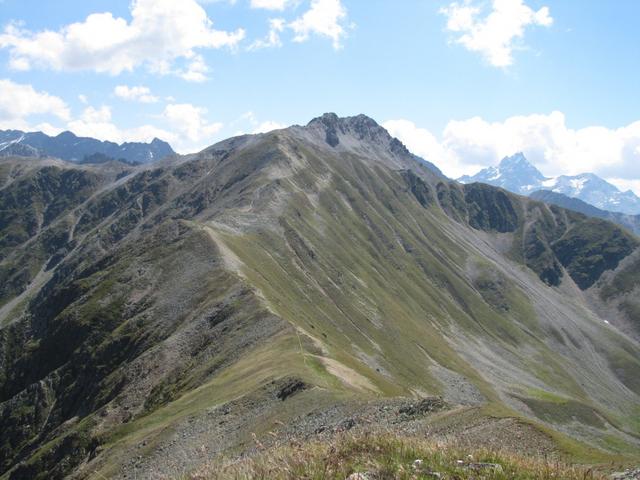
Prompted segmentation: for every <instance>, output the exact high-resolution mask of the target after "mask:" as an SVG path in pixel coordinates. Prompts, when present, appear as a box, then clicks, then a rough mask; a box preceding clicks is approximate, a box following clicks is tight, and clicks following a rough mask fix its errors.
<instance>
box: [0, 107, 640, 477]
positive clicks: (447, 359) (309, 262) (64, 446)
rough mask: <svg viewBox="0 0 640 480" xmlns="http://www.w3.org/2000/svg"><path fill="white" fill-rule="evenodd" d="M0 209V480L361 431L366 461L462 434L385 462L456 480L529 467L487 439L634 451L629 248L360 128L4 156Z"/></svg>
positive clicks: (177, 469) (639, 401)
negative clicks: (68, 156) (123, 156)
mask: <svg viewBox="0 0 640 480" xmlns="http://www.w3.org/2000/svg"><path fill="white" fill-rule="evenodd" d="M0 210H1V211H2V212H3V213H2V216H1V217H0V432H2V434H1V436H0V478H2V479H5V478H6V479H11V480H16V479H39V478H41V479H45V478H46V479H56V478H65V477H66V478H75V479H84V478H95V479H99V478H100V479H101V478H137V479H145V478H147V479H152V478H180V477H181V476H184V475H186V474H189V472H197V471H198V469H200V468H203V466H206V465H213V467H210V471H220V469H219V468H217V467H216V466H215V465H219V464H216V463H215V462H217V461H218V459H221V458H227V459H229V458H242V459H245V460H246V459H248V458H259V457H260V455H264V452H265V451H269V450H268V449H269V448H272V447H273V448H277V447H278V446H280V445H283V444H284V443H285V442H288V441H292V442H303V443H304V445H307V446H309V445H315V444H316V443H314V442H322V441H323V439H328V438H333V436H336V435H338V436H340V435H345V434H346V433H348V432H352V433H353V435H364V437H354V438H363V440H362V441H358V442H356V443H355V444H354V443H353V442H351V443H349V442H350V441H349V440H344V441H341V443H339V445H338V447H337V449H332V450H330V451H332V452H334V453H335V452H347V451H348V452H351V453H352V454H354V455H356V456H358V458H359V459H361V463H360V464H358V465H359V467H363V466H366V465H369V464H370V463H371V462H372V461H373V460H372V459H373V458H374V457H375V458H379V457H380V455H382V454H384V453H385V452H391V451H392V449H391V446H393V445H396V446H397V445H399V444H397V443H394V442H395V440H388V441H387V440H385V441H384V442H383V441H382V440H380V441H379V443H375V442H378V440H375V441H374V440H372V438H371V436H367V435H369V434H370V433H371V432H385V433H384V435H401V436H403V437H411V436H414V437H415V436H418V437H423V438H429V439H431V440H432V441H433V442H436V443H437V442H439V443H437V444H438V445H443V444H444V442H445V441H446V442H453V443H455V444H456V445H457V446H458V448H460V449H461V450H462V451H463V452H468V453H469V456H471V458H467V457H466V456H464V457H455V456H453V457H452V458H451V459H448V457H446V458H445V457H444V456H442V455H441V456H440V457H438V458H439V460H438V461H439V462H441V464H438V467H437V469H436V467H432V466H428V465H427V464H426V463H425V464H424V465H423V464H422V463H415V461H416V460H421V462H422V460H423V459H428V458H431V457H429V455H430V453H429V452H433V450H430V448H431V447H429V448H427V447H424V446H422V444H421V445H420V446H416V447H415V449H414V450H408V449H407V448H408V447H407V448H404V447H403V448H402V449H401V451H402V452H414V451H415V452H418V453H419V455H420V457H416V456H414V457H411V458H406V459H404V457H402V458H401V457H398V456H397V455H395V454H394V455H395V456H393V458H394V459H395V460H394V461H399V462H400V463H402V462H404V464H406V465H404V464H403V465H401V466H402V468H406V469H409V470H408V471H410V469H412V468H414V469H420V471H421V472H422V471H423V470H424V472H426V473H424V475H427V473H428V474H429V475H431V474H435V473H438V474H440V475H459V476H458V477H447V478H471V477H468V476H463V475H495V477H486V478H534V477H525V476H518V475H520V473H518V470H517V468H516V467H515V466H514V465H515V463H509V462H510V460H507V459H506V458H507V457H501V456H497V454H496V455H494V456H490V455H488V454H486V455H485V457H487V458H484V457H482V458H478V455H479V454H477V453H471V452H472V451H474V452H475V450H477V449H478V448H486V449H490V450H492V451H498V450H503V449H506V450H509V451H514V452H517V453H520V454H522V455H525V456H527V455H531V454H532V452H534V453H535V454H536V455H542V454H544V455H546V456H548V458H552V459H554V461H556V460H557V461H569V462H582V463H588V464H600V463H601V464H612V463H615V462H617V463H625V462H627V463H628V462H633V461H634V459H637V458H638V455H639V454H640V422H639V421H638V419H639V418H640V375H638V372H640V343H639V340H640V303H639V300H638V298H640V297H639V296H638V291H639V289H640V273H638V272H640V268H638V264H639V263H640V239H638V238H637V237H636V236H634V235H633V234H632V233H630V232H629V231H627V230H625V229H623V228H621V227H619V226H616V225H615V224H613V223H610V222H608V221H607V220H604V219H598V218H591V217H587V216H585V215H583V214H580V213H577V212H574V211H571V210H565V209H563V208H561V207H559V206H556V205H551V204H546V203H543V202H540V201H537V200H534V199H531V198H528V197H524V196H519V195H517V194H514V193H510V192H508V191H505V190H503V189H501V188H497V187H494V186H490V185H486V184H481V183H470V184H461V183H458V182H455V181H451V180H449V179H447V178H445V177H444V176H443V175H442V174H441V173H440V171H439V170H437V169H436V168H435V167H434V166H433V165H431V164H429V163H428V162H426V161H424V160H422V159H421V158H419V157H417V156H415V155H413V154H412V153H410V152H409V151H408V150H407V149H406V148H405V147H404V145H402V143H401V142H399V141H398V140H397V139H395V138H392V137H391V136H390V135H389V134H388V133H387V131H386V130H384V129H383V128H382V127H381V126H380V125H378V124H377V123H376V122H375V121H374V120H372V119H370V118H368V117H366V116H364V115H360V116H357V117H349V118H339V117H337V116H336V115H334V114H326V115H323V116H321V117H319V118H316V119H314V120H312V121H311V122H310V123H309V124H308V125H306V126H292V127H289V128H285V129H281V130H276V131H273V132H270V133H265V134H258V135H244V136H240V137H235V138H230V139H228V140H225V141H222V142H220V143H217V144H215V145H213V146H211V147H209V148H207V149H205V150H203V151H201V152H200V153H197V154H193V155H186V156H177V155H173V156H169V157H167V158H165V159H164V160H161V161H158V162H155V163H152V164H148V165H130V164H126V163H122V162H109V161H105V162H96V163H82V164H76V163H70V162H66V161H64V160H59V159H53V158H39V157H38V158H24V157H14V156H8V157H5V158H3V159H1V160H0ZM381 435H382V434H381ZM379 438H381V439H382V438H388V437H384V436H380V437H379ZM344 442H346V443H344ZM372 442H374V443H373V444H372ZM389 442H391V443H389ZM297 445H299V447H295V448H298V449H299V450H296V449H295V448H294V450H292V452H294V453H295V452H298V451H302V450H301V449H303V448H304V447H301V446H300V443H298V444H297ZM364 446H370V447H371V449H370V450H366V451H365V449H364ZM367 448H369V447H367ZM394 448H395V447H394ZM412 448H413V447H412ZM318 451H319V452H325V451H329V450H328V449H327V450H323V449H322V447H319V450H318ZM393 451H395V450H393ZM418 453H416V454H415V455H418ZM290 454H291V453H290V452H289V453H287V455H290ZM340 454H342V453H340ZM411 454H412V453H409V454H407V455H411ZM274 455H275V454H274ZM291 455H292V454H291ZM323 455H324V454H323ZM345 455H346V454H345ZM376 455H377V456H376ZM483 455H484V454H483ZM270 458H276V456H271V457H270ZM286 458H288V459H289V460H288V461H290V463H288V465H295V461H296V460H295V457H286ZM313 458H316V457H313ZM322 458H323V459H325V460H326V458H328V457H327V456H326V455H324V456H322ZM434 458H435V457H434ZM502 458H505V461H504V462H503V463H501V464H498V463H496V462H497V461H498V460H497V459H502ZM398 459H400V460H398ZM492 459H493V460H492ZM316 460H318V462H320V457H317V458H316ZM449 460H450V461H449ZM256 461H258V460H256ZM265 461H267V462H268V461H269V460H268V459H267V460H265ZM323 461H324V460H323ZM457 461H459V462H460V463H459V464H457V463H456V462H457ZM210 462H213V463H210ZM367 462H369V463H367ZM443 462H444V463H446V465H445V464H444V463H443ZM447 462H449V463H447ZM306 464H307V466H310V465H312V463H311V462H306ZM233 465H235V466H236V467H238V465H240V464H238V463H234V464H233ZM318 465H320V463H318ZM415 465H417V466H415ZM496 465H497V466H496ZM531 465H533V464H531ZM352 467H353V468H355V467H356V465H351V466H349V467H348V468H352ZM498 467H500V469H498ZM234 468H235V467H234ZM238 468H239V467H238ZM265 468H266V467H265ZM292 468H293V467H292ZM324 468H325V470H324V471H327V470H326V468H329V467H326V465H325V467H324ZM330 468H334V467H330ZM335 468H336V470H335V471H336V472H341V473H344V477H343V478H346V477H347V476H348V475H349V474H353V473H358V472H359V471H354V470H353V469H352V470H349V471H347V470H345V469H346V468H347V467H345V469H342V470H340V469H338V466H336V467H335ZM340 468H342V467H340ZM541 468H542V467H541ZM503 469H504V471H503ZM263 471H268V470H263ZM318 471H320V470H318ZM361 472H362V473H361V478H390V477H374V476H373V474H372V473H371V472H368V471H365V470H364V469H362V470H361ZM443 472H444V473H443ZM447 472H448V473H447ZM456 472H457V473H456ZM465 472H466V473H465ZM505 472H506V473H505ZM567 472H568V471H567ZM421 474H422V473H421ZM211 475H213V474H211ZM238 475H240V476H239V477H235V478H242V476H241V475H242V473H241V472H240V473H239V474H238ZM500 475H502V476H500ZM504 475H508V477H505V476H504ZM563 475H564V474H563ZM567 475H569V473H567ZM572 475H573V474H572ZM585 475H586V474H585ZM193 478H208V477H207V476H206V475H205V476H204V477H203V476H200V477H193ZM211 478H214V477H211ZM215 478H217V477H215ZM262 478H268V476H263V477H262ZM277 478H293V477H285V476H282V477H277ZM313 478H322V477H320V476H317V477H313ZM331 478H334V477H331ZM335 478H337V477H335ZM353 478H355V477H353ZM407 478H409V477H407ZM425 478H427V477H425ZM476 478H477V477H476ZM535 478H538V477H535ZM539 478H543V477H539ZM563 478H586V477H579V476H578V475H577V474H576V476H575V477H574V476H566V477H563Z"/></svg>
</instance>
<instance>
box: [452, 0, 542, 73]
mask: <svg viewBox="0 0 640 480" xmlns="http://www.w3.org/2000/svg"><path fill="white" fill-rule="evenodd" d="M440 12H441V13H442V14H444V15H445V16H446V17H447V30H449V31H450V32H452V33H454V34H458V36H457V37H455V40H454V41H455V42H456V43H459V44H460V45H462V46H464V47H465V48H466V49H467V50H469V51H472V52H477V53H480V54H481V55H482V56H483V57H484V58H485V59H486V60H487V61H488V62H489V64H490V65H493V66H494V67H508V66H510V65H512V64H513V51H514V49H516V48H518V47H519V45H518V43H517V42H518V41H520V40H522V38H523V37H524V32H525V29H526V28H527V27H531V26H542V27H549V26H551V25H552V24H553V18H552V17H551V14H550V12H549V8H548V7H542V8H540V9H539V10H537V11H535V10H533V9H532V8H531V7H529V6H528V5H526V4H525V3H524V0H493V1H492V9H491V12H490V13H488V15H486V16H484V17H482V16H481V15H482V13H483V12H482V9H481V8H480V7H479V6H477V4H476V2H475V1H472V0H464V1H463V2H453V3H451V4H450V5H449V6H448V7H445V8H442V9H441V10H440Z"/></svg>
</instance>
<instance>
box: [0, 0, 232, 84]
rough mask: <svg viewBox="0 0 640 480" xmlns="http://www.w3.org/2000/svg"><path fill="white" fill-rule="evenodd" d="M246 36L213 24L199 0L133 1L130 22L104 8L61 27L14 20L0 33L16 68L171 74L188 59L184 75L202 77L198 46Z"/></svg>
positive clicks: (225, 43)
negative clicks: (34, 27) (28, 26)
mask: <svg viewBox="0 0 640 480" xmlns="http://www.w3.org/2000/svg"><path fill="white" fill-rule="evenodd" d="M244 35H245V32H244V30H242V29H237V30H235V31H233V32H228V31H223V30H216V29H214V28H213V24H212V22H211V20H210V19H209V18H208V16H207V13H206V12H205V10H204V9H203V8H202V7H201V6H200V5H199V4H198V3H197V2H196V1H195V0H181V1H180V2H177V1H174V0H133V2H132V4H131V20H130V21H127V20H125V19H124V18H116V17H114V16H113V14H112V13H110V12H105V13H94V14H91V15H89V16H88V17H87V18H86V19H85V20H84V21H82V22H77V23H72V24H70V25H67V26H65V27H63V28H61V29H60V30H59V31H50V30H44V31H40V32H32V31H29V30H25V29H22V28H20V27H19V26H18V25H16V24H11V25H9V26H7V27H6V28H5V30H4V32H3V33H2V34H0V48H6V49H8V50H9V55H10V61H9V64H10V66H11V67H12V68H14V69H16V70H29V69H31V68H33V67H36V66H37V67H43V68H51V69H54V70H69V71H78V70H92V71H95V72H100V73H105V72H106V73H110V74H112V75H118V74H120V73H121V72H123V71H132V70H134V69H135V68H136V67H138V66H140V65H147V66H148V67H149V69H150V70H151V71H153V72H156V73H160V74H166V73H176V71H175V70H174V69H173V63H174V62H175V61H176V60H177V59H181V58H183V59H186V60H187V61H190V62H191V64H190V67H189V68H188V70H187V72H186V73H185V75H183V76H184V77H186V78H187V79H194V80H200V79H201V76H200V75H202V74H203V70H204V69H203V67H202V65H201V63H204V62H203V61H202V57H199V56H198V55H197V53H196V50H197V49H203V48H214V49H217V48H222V47H234V46H236V45H237V44H238V43H239V42H240V41H241V40H242V39H243V38H244ZM194 62H195V64H194ZM194 71H195V73H193V72H194ZM189 72H191V73H189ZM198 73H199V74H200V75H198Z"/></svg>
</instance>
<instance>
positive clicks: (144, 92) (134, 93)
mask: <svg viewBox="0 0 640 480" xmlns="http://www.w3.org/2000/svg"><path fill="white" fill-rule="evenodd" d="M113 93H114V94H115V96H116V97H119V98H122V99H123V100H129V101H133V102H140V103H156V102H157V101H158V97H156V96H154V95H152V94H151V90H150V89H149V87H143V86H142V85H139V86H136V87H129V86H127V85H118V86H117V87H116V88H115V89H114V90H113ZM84 103H86V98H85V102H84Z"/></svg>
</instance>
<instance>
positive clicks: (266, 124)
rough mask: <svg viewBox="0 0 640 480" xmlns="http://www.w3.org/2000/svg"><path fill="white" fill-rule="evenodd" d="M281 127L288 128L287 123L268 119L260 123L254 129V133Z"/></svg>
mask: <svg viewBox="0 0 640 480" xmlns="http://www.w3.org/2000/svg"><path fill="white" fill-rule="evenodd" d="M281 128H286V125H283V124H282V123H278V122H274V121H267V122H262V123H261V124H260V125H258V126H257V127H256V128H255V129H254V130H253V133H267V132H270V131H272V130H280V129H281Z"/></svg>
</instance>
